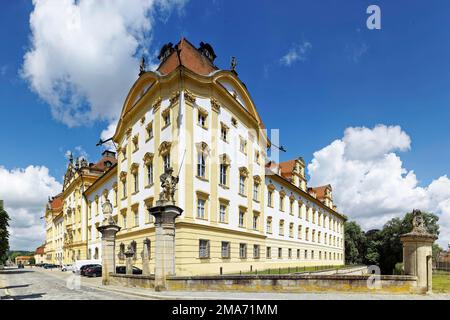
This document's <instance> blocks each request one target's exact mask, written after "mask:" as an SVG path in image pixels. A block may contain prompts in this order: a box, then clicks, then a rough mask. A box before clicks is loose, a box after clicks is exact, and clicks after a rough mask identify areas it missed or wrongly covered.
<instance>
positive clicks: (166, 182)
mask: <svg viewBox="0 0 450 320" xmlns="http://www.w3.org/2000/svg"><path fill="white" fill-rule="evenodd" d="M172 173H173V169H172V168H166V169H165V170H164V173H163V174H162V175H161V176H160V177H159V180H160V181H161V190H162V191H161V192H160V194H159V204H160V205H164V204H167V203H169V202H172V204H175V191H176V187H177V184H178V181H179V177H175V176H173V175H172Z"/></svg>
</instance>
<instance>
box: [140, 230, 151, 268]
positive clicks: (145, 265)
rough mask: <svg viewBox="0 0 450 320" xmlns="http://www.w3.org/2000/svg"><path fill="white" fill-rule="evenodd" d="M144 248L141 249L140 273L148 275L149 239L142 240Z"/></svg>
mask: <svg viewBox="0 0 450 320" xmlns="http://www.w3.org/2000/svg"><path fill="white" fill-rule="evenodd" d="M143 244H144V248H143V249H142V274H143V275H146V276H148V275H150V254H149V253H150V245H151V243H150V239H148V238H146V239H145V240H144V243H143Z"/></svg>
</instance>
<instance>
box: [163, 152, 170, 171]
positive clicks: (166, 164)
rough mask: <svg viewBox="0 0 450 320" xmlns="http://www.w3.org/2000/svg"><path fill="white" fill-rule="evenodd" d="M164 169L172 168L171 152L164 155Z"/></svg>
mask: <svg viewBox="0 0 450 320" xmlns="http://www.w3.org/2000/svg"><path fill="white" fill-rule="evenodd" d="M163 164H164V170H165V169H168V168H170V153H167V154H165V155H164V156H163Z"/></svg>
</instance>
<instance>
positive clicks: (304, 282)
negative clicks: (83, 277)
mask: <svg viewBox="0 0 450 320" xmlns="http://www.w3.org/2000/svg"><path fill="white" fill-rule="evenodd" d="M110 279H111V284H112V285H123V286H128V287H140V288H154V277H152V276H142V275H122V274H120V275H118V274H112V275H111V278H110ZM368 279H369V275H300V274H298V275H236V276H229V275H227V276H194V277H180V276H174V277H168V278H167V281H166V286H167V290H168V291H241V292H287V293H289V292H290V293H301V292H324V291H329V292H332V291H335V292H378V293H413V292H415V287H416V285H417V277H414V276H379V279H380V284H381V286H380V287H379V288H378V289H370V288H369V286H368Z"/></svg>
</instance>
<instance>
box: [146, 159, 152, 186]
mask: <svg viewBox="0 0 450 320" xmlns="http://www.w3.org/2000/svg"><path fill="white" fill-rule="evenodd" d="M146 169H147V185H152V184H153V164H152V163H149V164H147V165H146Z"/></svg>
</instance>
